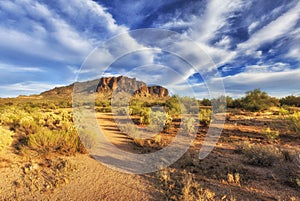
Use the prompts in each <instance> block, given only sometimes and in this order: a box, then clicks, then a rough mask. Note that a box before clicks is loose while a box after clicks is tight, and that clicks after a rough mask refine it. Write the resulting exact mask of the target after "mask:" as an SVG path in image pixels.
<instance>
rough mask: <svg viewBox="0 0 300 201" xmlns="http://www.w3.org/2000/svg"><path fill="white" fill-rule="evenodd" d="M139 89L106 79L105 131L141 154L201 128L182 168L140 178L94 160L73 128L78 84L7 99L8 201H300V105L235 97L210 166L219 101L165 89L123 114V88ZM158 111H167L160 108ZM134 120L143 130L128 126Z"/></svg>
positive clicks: (292, 100) (1, 185)
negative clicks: (151, 130) (116, 99)
mask: <svg viewBox="0 0 300 201" xmlns="http://www.w3.org/2000/svg"><path fill="white" fill-rule="evenodd" d="M120 80H124V81H122V82H120ZM133 82H134V83H138V84H137V86H138V85H139V82H137V81H136V80H135V79H131V78H127V77H112V78H101V80H100V82H99V84H98V86H97V87H96V89H97V90H96V92H95V94H96V95H97V98H96V100H95V106H94V109H95V111H96V118H97V121H98V123H99V126H100V127H101V129H103V132H104V134H105V135H106V136H107V138H108V139H109V141H110V142H111V143H113V144H115V145H116V146H117V147H118V148H120V149H123V150H125V151H127V152H132V153H139V154H144V153H149V152H155V151H157V150H160V149H162V148H164V147H166V146H168V144H169V143H170V142H172V140H173V139H174V137H175V136H176V133H177V132H178V129H180V127H179V125H180V123H182V124H183V125H184V128H185V129H187V130H189V129H194V128H197V130H196V139H195V140H194V141H193V143H192V145H191V146H190V148H189V149H188V151H187V152H186V153H185V154H184V155H183V156H182V157H180V159H179V160H178V161H177V162H176V163H174V164H172V165H171V166H170V167H167V168H164V169H161V170H159V171H157V172H153V173H148V174H141V175H133V174H126V173H122V172H118V171H116V170H113V169H110V168H109V167H107V166H105V165H104V164H101V163H100V162H99V161H97V160H96V159H95V158H93V156H91V155H90V154H89V152H88V150H87V149H86V148H85V146H84V145H83V144H82V142H81V140H80V136H79V135H78V133H77V130H76V127H75V125H74V123H73V117H72V114H73V113H72V87H73V85H70V86H67V87H60V88H55V89H53V90H50V91H47V92H44V93H42V94H40V95H32V96H20V97H18V98H13V99H11V98H4V99H1V100H0V101H1V102H0V104H1V105H0V106H1V107H0V108H1V115H0V123H1V144H0V145H1V155H0V175H1V182H0V192H1V200H298V198H299V197H300V191H299V189H300V171H299V170H300V169H299V167H300V155H299V154H300V147H299V144H300V135H299V133H300V124H299V122H300V121H299V118H300V109H299V107H298V106H299V104H300V102H299V100H300V97H295V96H289V97H285V98H282V99H280V100H278V99H276V98H273V97H270V96H268V95H267V94H266V93H265V92H262V91H261V90H259V89H256V90H253V91H250V92H247V93H246V95H245V97H243V98H241V99H232V98H230V97H226V99H227V112H226V122H225V124H224V128H223V131H222V134H221V136H220V138H219V140H218V143H217V145H216V147H214V149H213V151H212V152H211V153H210V154H209V155H208V157H206V158H205V159H202V160H200V159H199V157H198V153H199V150H200V148H201V146H202V143H203V141H204V138H205V136H206V134H207V130H208V128H209V126H210V124H211V123H212V122H213V121H214V119H213V114H212V106H211V103H212V102H213V101H214V100H208V99H203V100H196V102H193V100H191V99H192V98H189V97H180V96H178V95H173V96H170V95H169V93H168V90H167V89H165V88H162V87H161V88H160V87H158V86H157V87H156V89H157V90H147V87H146V88H145V87H144V91H143V90H139V91H138V92H137V93H135V94H134V95H133V96H132V98H131V102H130V107H129V110H124V108H122V107H121V108H118V111H117V113H116V114H113V113H112V108H111V107H112V106H111V102H110V98H111V96H112V92H113V90H120V89H122V88H123V89H126V87H125V86H128V85H131V84H132V83H133ZM113 83H115V84H113ZM141 83H142V82H141ZM140 86H142V85H139V87H140ZM143 86H147V85H146V84H143ZM149 89H150V88H149ZM162 91H163V93H162ZM193 103H198V104H199V107H192V108H193V110H192V111H194V112H195V114H198V116H199V124H198V125H197V127H194V126H193V124H195V120H194V117H193V116H194V114H191V113H187V112H185V111H181V110H182V108H187V107H191V106H193V105H192V104H193ZM157 105H160V106H162V107H163V108H164V111H155V110H153V106H157ZM180 105H181V106H180ZM126 112H129V115H130V117H131V119H132V120H133V122H134V123H135V124H134V126H132V125H129V124H126V123H124V122H123V123H122V121H121V120H122V119H123V118H124V116H125V115H126ZM114 115H115V116H116V117H117V118H118V119H119V121H118V122H119V123H120V122H121V126H122V127H121V130H125V131H126V132H122V131H121V130H120V126H118V125H117V123H116V121H115V119H114V118H113V117H114ZM151 115H152V116H153V115H154V117H151V118H150V116H151ZM161 122H163V128H162V129H161V130H160V132H159V133H158V134H157V135H155V136H153V137H152V138H149V139H143V138H139V136H133V137H132V136H129V135H128V134H127V132H131V133H137V129H145V126H147V125H149V124H150V125H151V126H157V125H158V124H160V123H161Z"/></svg>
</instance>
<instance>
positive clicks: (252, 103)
mask: <svg viewBox="0 0 300 201" xmlns="http://www.w3.org/2000/svg"><path fill="white" fill-rule="evenodd" d="M277 105H279V101H278V100H277V99H276V98H273V97H270V96H269V95H268V94H267V93H266V92H262V91H261V90H260V89H254V90H253V91H248V92H246V96H245V97H244V98H243V99H242V107H243V108H244V109H246V110H249V111H252V112H257V111H262V110H266V109H268V108H270V107H272V106H277Z"/></svg>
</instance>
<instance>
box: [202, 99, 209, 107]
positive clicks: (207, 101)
mask: <svg viewBox="0 0 300 201" xmlns="http://www.w3.org/2000/svg"><path fill="white" fill-rule="evenodd" d="M201 105H203V106H211V101H210V100H209V99H207V98H203V100H202V101H201Z"/></svg>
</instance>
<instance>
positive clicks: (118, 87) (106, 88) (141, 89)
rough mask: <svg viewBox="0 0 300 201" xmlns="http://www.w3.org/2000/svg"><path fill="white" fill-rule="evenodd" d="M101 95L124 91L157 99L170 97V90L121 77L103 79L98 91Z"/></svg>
mask: <svg viewBox="0 0 300 201" xmlns="http://www.w3.org/2000/svg"><path fill="white" fill-rule="evenodd" d="M96 91H97V92H99V93H105V92H112V91H116V92H120V91H124V92H127V93H131V94H134V95H139V96H146V97H148V96H155V97H168V96H169V91H168V89H166V88H164V87H162V86H147V85H146V83H144V82H142V81H137V80H136V78H129V77H125V76H119V77H103V78H101V79H100V82H99V84H98V86H97V89H96Z"/></svg>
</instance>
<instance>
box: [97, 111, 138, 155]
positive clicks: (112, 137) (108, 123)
mask: <svg viewBox="0 0 300 201" xmlns="http://www.w3.org/2000/svg"><path fill="white" fill-rule="evenodd" d="M96 118H97V120H98V124H99V126H100V127H101V129H102V130H103V132H104V134H105V137H106V138H107V139H108V140H109V141H110V142H111V143H112V144H114V145H116V146H117V147H118V148H120V149H122V150H124V151H131V152H132V151H134V150H133V147H132V144H131V141H130V139H129V138H128V137H127V136H126V135H125V134H123V133H122V132H120V130H119V129H118V127H117V125H116V123H114V118H118V119H119V120H120V119H122V117H114V116H113V115H112V113H96Z"/></svg>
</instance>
